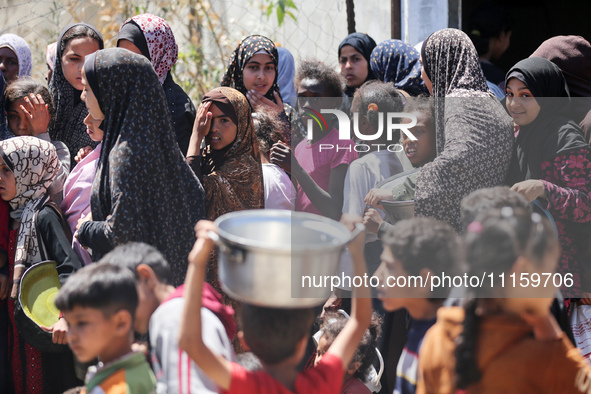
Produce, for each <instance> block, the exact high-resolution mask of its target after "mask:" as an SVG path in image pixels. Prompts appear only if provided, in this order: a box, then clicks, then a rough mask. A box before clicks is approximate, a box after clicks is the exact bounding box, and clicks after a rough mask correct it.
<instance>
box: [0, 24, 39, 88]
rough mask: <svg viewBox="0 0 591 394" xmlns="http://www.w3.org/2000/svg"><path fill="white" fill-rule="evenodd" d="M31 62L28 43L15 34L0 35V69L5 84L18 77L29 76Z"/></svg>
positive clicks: (31, 66)
mask: <svg viewBox="0 0 591 394" xmlns="http://www.w3.org/2000/svg"><path fill="white" fill-rule="evenodd" d="M32 68H33V62H32V60H31V48H29V44H27V42H26V41H25V40H23V39H22V38H21V37H19V36H17V35H16V34H3V35H1V36H0V71H2V74H4V79H5V80H6V83H7V84H10V83H11V82H13V81H15V80H16V79H17V78H20V77H30V76H31V70H32Z"/></svg>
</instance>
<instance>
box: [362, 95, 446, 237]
mask: <svg viewBox="0 0 591 394" xmlns="http://www.w3.org/2000/svg"><path fill="white" fill-rule="evenodd" d="M405 111H407V112H409V113H411V114H413V115H414V116H416V118H417V124H416V125H415V126H414V127H412V128H410V129H409V131H410V132H411V133H412V135H413V136H414V137H415V138H416V141H414V140H411V139H410V137H409V136H408V135H406V134H405V133H402V135H401V140H402V147H403V149H404V153H405V155H406V157H407V158H408V160H409V161H410V163H411V164H412V166H413V167H414V169H412V170H409V171H405V172H404V173H402V174H400V176H399V177H398V178H396V179H397V181H396V182H394V181H395V179H392V182H393V183H395V184H394V185H393V187H389V188H387V189H382V188H373V189H371V190H370V191H369V193H367V195H366V196H365V203H366V204H367V205H368V206H370V207H378V208H379V207H381V204H380V201H382V200H386V201H408V200H414V198H415V184H416V181H417V176H418V169H419V168H421V167H422V166H424V165H425V164H427V163H429V162H431V161H433V160H434V159H435V157H436V156H437V151H436V143H435V121H434V118H433V117H434V114H433V99H431V98H428V97H414V98H412V99H411V100H409V101H408V103H407V108H406V109H405ZM363 224H365V226H366V228H367V229H368V231H370V232H373V233H377V234H378V238H381V237H382V235H383V234H385V233H386V231H387V230H388V228H389V227H390V226H391V225H390V224H389V223H387V222H385V221H384V220H383V219H382V215H380V213H379V212H378V211H377V210H376V209H374V208H370V209H368V210H367V211H366V212H365V217H364V220H363Z"/></svg>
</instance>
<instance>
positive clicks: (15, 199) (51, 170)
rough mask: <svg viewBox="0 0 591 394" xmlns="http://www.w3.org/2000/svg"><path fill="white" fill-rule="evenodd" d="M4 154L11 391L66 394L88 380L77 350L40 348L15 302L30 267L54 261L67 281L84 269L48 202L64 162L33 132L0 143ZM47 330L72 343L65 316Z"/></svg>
mask: <svg viewBox="0 0 591 394" xmlns="http://www.w3.org/2000/svg"><path fill="white" fill-rule="evenodd" d="M0 156H1V157H2V159H0V197H1V198H2V199H3V200H4V201H8V202H9V203H10V206H11V208H12V212H11V214H10V216H11V218H12V226H11V231H10V236H9V249H8V250H9V254H8V258H9V277H11V278H12V283H13V285H12V291H11V295H10V298H11V299H10V300H9V303H8V316H9V326H8V343H9V349H8V355H7V357H8V360H9V370H10V371H11V374H9V379H10V381H9V385H10V391H11V392H17V393H61V392H63V391H64V390H67V389H69V388H72V387H75V386H79V385H80V383H82V382H80V381H79V380H77V379H76V375H75V372H74V359H73V356H72V353H71V352H69V351H66V352H61V353H46V352H42V351H41V350H39V349H37V348H34V347H33V346H31V345H30V344H28V343H27V342H25V341H24V340H23V338H22V337H21V336H20V335H19V332H18V331H17V328H16V325H15V320H14V310H15V301H14V300H15V299H16V298H17V296H18V289H19V284H20V279H21V277H22V275H23V273H24V271H25V269H26V268H28V267H30V266H32V265H34V264H36V263H39V262H41V261H43V260H54V261H56V262H57V272H58V275H59V279H60V282H61V283H62V284H63V283H64V282H65V281H66V279H67V278H68V277H69V276H70V275H71V274H72V273H73V272H74V271H76V270H77V269H79V268H80V267H81V263H80V260H79V259H78V256H76V253H74V251H73V250H72V248H71V246H70V245H71V240H70V239H69V237H68V236H67V235H66V233H65V231H64V227H63V226H64V223H63V220H62V218H61V215H60V214H59V213H58V211H57V210H56V209H57V208H55V207H54V206H51V205H49V204H48V202H49V196H48V195H47V190H48V188H49V186H50V185H51V184H52V182H53V181H54V178H55V175H56V173H57V170H58V165H59V160H58V157H57V154H56V152H55V148H54V147H53V145H52V144H51V143H49V142H46V141H43V140H40V139H38V138H35V137H29V136H26V137H15V138H11V139H8V140H5V141H2V142H0ZM46 329H47V330H48V331H50V332H52V333H53V334H52V335H53V342H54V343H59V344H65V343H66V333H67V331H68V325H67V323H66V322H65V320H64V319H63V318H60V319H59V321H58V322H57V323H56V324H55V325H53V326H52V327H47V328H46Z"/></svg>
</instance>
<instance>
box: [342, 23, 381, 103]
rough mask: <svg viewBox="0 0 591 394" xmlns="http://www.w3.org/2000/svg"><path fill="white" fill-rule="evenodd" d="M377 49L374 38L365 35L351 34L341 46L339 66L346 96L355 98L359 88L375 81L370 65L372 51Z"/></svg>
mask: <svg viewBox="0 0 591 394" xmlns="http://www.w3.org/2000/svg"><path fill="white" fill-rule="evenodd" d="M375 47H376V42H375V41H374V39H373V38H371V37H370V36H368V35H367V34H364V33H352V34H349V35H348V36H347V37H346V38H345V39H344V40H343V41H342V42H341V43H340V45H339V52H338V56H339V64H340V66H341V74H342V75H343V78H344V79H345V83H346V84H347V87H346V89H345V94H346V95H347V96H348V97H353V94H355V91H356V90H357V88H359V87H360V86H361V85H363V84H364V83H365V82H366V81H369V80H372V79H375V75H374V73H373V71H372V69H371V67H370V65H369V61H370V57H371V51H373V49H374V48H375Z"/></svg>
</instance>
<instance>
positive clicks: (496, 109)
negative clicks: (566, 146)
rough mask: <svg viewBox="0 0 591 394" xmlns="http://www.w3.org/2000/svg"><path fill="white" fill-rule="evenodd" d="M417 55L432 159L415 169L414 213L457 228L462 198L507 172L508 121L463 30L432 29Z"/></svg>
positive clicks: (498, 181)
mask: <svg viewBox="0 0 591 394" xmlns="http://www.w3.org/2000/svg"><path fill="white" fill-rule="evenodd" d="M421 58H422V63H423V73H422V78H423V80H424V81H425V85H426V86H427V88H428V89H429V90H430V91H431V94H432V96H433V97H434V100H435V130H436V136H437V158H435V160H433V161H432V162H430V163H427V164H425V165H424V166H423V167H422V168H421V169H420V171H419V175H418V177H417V182H416V195H415V212H416V214H417V215H418V216H428V217H434V218H436V219H439V220H441V221H444V222H446V223H448V224H450V225H452V226H453V227H454V228H455V229H456V230H457V231H458V232H461V230H462V224H461V220H460V202H461V200H462V198H463V197H464V196H466V195H468V194H470V193H471V192H473V191H474V190H477V189H481V188H485V187H492V186H498V185H501V184H503V182H504V180H505V177H506V176H507V171H508V169H509V164H510V161H511V149H512V145H513V122H512V121H511V118H509V116H508V115H507V112H506V111H505V110H504V108H503V107H502V106H501V104H500V103H499V101H498V100H497V99H496V98H495V96H494V95H493V94H492V93H491V92H490V90H489V89H488V86H487V84H486V80H485V79H484V75H483V74H482V69H481V67H480V62H479V60H478V54H477V53H476V50H475V49H474V45H473V44H472V41H470V38H468V36H467V35H466V34H465V33H463V32H462V31H460V30H457V29H443V30H439V31H437V32H435V33H433V34H432V35H431V36H430V37H429V38H428V39H426V40H425V42H424V43H423V48H422V52H421Z"/></svg>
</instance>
